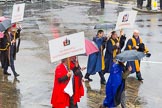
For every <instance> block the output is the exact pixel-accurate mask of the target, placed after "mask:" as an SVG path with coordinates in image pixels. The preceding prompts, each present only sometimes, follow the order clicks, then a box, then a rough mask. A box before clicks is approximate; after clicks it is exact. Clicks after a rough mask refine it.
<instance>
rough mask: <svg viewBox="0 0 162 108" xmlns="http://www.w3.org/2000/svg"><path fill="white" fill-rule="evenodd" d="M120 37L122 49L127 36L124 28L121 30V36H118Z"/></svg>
mask: <svg viewBox="0 0 162 108" xmlns="http://www.w3.org/2000/svg"><path fill="white" fill-rule="evenodd" d="M118 39H119V44H120V49H121V50H122V49H123V47H124V45H125V41H126V36H125V34H124V31H123V30H122V29H121V30H120V36H119V37H118Z"/></svg>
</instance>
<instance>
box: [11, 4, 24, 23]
mask: <svg viewBox="0 0 162 108" xmlns="http://www.w3.org/2000/svg"><path fill="white" fill-rule="evenodd" d="M24 9H25V3H22V4H14V5H13V11H12V19H11V23H15V22H19V21H23V17H24Z"/></svg>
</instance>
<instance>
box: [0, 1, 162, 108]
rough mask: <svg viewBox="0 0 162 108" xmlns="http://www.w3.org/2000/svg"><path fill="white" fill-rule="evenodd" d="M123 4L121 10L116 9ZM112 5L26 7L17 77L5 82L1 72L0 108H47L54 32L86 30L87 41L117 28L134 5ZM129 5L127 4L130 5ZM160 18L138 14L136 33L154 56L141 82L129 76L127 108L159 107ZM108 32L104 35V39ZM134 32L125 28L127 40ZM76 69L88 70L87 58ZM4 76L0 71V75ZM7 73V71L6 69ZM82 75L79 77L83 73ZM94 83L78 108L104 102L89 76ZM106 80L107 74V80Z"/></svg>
mask: <svg viewBox="0 0 162 108" xmlns="http://www.w3.org/2000/svg"><path fill="white" fill-rule="evenodd" d="M120 3H124V5H122V4H120ZM120 3H118V1H117V0H116V1H115V0H114V1H113V2H110V3H107V4H106V7H105V9H104V10H101V9H100V6H99V3H96V2H92V1H90V0H89V1H88V0H82V1H79V0H58V1H57V0H55V1H47V2H42V3H41V2H37V3H27V4H26V7H25V16H24V21H23V22H21V24H22V26H23V31H22V34H21V36H22V41H21V45H20V52H19V53H18V54H17V59H16V61H15V67H16V71H17V73H19V74H20V77H18V79H14V77H13V75H12V76H9V77H6V76H4V75H3V74H2V72H0V108H51V105H50V97H51V92H52V87H53V79H54V78H53V74H54V68H55V66H56V64H57V63H53V64H51V63H50V57H49V50H48V40H50V39H53V37H54V33H53V32H55V33H57V34H59V35H60V36H64V35H68V34H71V33H76V32H80V31H84V32H85V35H86V37H87V38H89V39H91V38H92V37H93V36H94V35H95V34H96V31H97V30H94V29H93V28H94V25H95V24H98V23H110V24H111V23H112V24H114V23H116V20H117V16H118V13H119V12H121V11H124V10H131V9H132V7H133V4H135V3H134V1H129V0H127V1H125V0H120ZM128 3H129V4H128ZM12 5H13V4H12V3H9V4H7V5H6V4H1V5H0V10H2V12H1V14H2V15H4V16H8V17H10V16H11V11H12V8H11V6H12ZM161 26H162V14H146V13H138V16H137V18H136V23H135V26H134V28H136V29H139V30H140V32H141V37H142V38H143V41H144V43H146V45H147V46H148V48H149V50H150V52H151V54H152V56H151V58H149V59H148V58H144V60H143V61H142V63H141V72H142V75H143V77H144V82H143V83H140V82H138V81H137V80H136V78H135V74H132V75H131V76H130V77H129V78H128V80H127V100H128V102H127V106H128V108H162V104H161V102H162V94H161V90H162V85H161V83H160V82H161V81H162V79H161V77H162V73H161V71H162V67H161V65H162V58H161V56H162V49H161V46H162V39H161V37H162V29H161ZM109 31H110V30H105V33H106V34H107V33H108V32H109ZM132 31H133V29H125V33H126V35H127V39H129V37H131V36H132ZM79 61H80V65H81V66H86V63H87V57H84V56H80V57H79ZM0 71H2V70H0ZM9 72H11V70H9ZM85 72H86V71H84V72H83V74H85ZM91 78H92V79H93V82H90V83H88V82H85V83H84V86H85V96H84V97H83V98H82V99H81V102H80V103H79V108H98V107H99V106H100V105H101V104H102V101H103V99H104V97H105V87H104V86H101V85H100V79H99V75H98V74H96V75H94V76H91ZM105 78H106V79H108V74H107V75H106V76H105Z"/></svg>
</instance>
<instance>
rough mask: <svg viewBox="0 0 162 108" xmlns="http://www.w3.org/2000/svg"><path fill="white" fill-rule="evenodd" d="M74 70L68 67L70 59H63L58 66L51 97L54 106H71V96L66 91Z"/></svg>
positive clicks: (63, 107)
mask: <svg viewBox="0 0 162 108" xmlns="http://www.w3.org/2000/svg"><path fill="white" fill-rule="evenodd" d="M71 74H72V72H70V71H69V69H68V59H63V60H62V62H61V63H60V64H59V65H58V66H57V67H56V70H55V76H54V87H53V93H52V97H51V104H52V107H53V108H66V107H69V106H70V96H69V95H68V94H67V93H65V92H64V89H65V87H66V86H67V84H68V82H69V80H70V77H71Z"/></svg>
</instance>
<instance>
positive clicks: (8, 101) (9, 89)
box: [0, 76, 20, 108]
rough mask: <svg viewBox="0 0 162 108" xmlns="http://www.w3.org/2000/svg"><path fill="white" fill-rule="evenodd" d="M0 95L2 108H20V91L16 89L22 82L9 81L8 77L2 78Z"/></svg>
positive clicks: (16, 80) (0, 106) (0, 107)
mask: <svg viewBox="0 0 162 108" xmlns="http://www.w3.org/2000/svg"><path fill="white" fill-rule="evenodd" d="M2 79H3V80H2V81H3V82H0V83H1V84H0V85H1V90H0V93H1V92H2V93H3V94H2V95H0V96H1V97H0V99H1V102H2V103H0V108H18V107H19V106H20V98H19V97H20V91H19V89H17V88H16V86H17V83H19V82H20V81H19V80H18V79H16V78H14V79H13V81H10V80H9V79H8V76H2Z"/></svg>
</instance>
